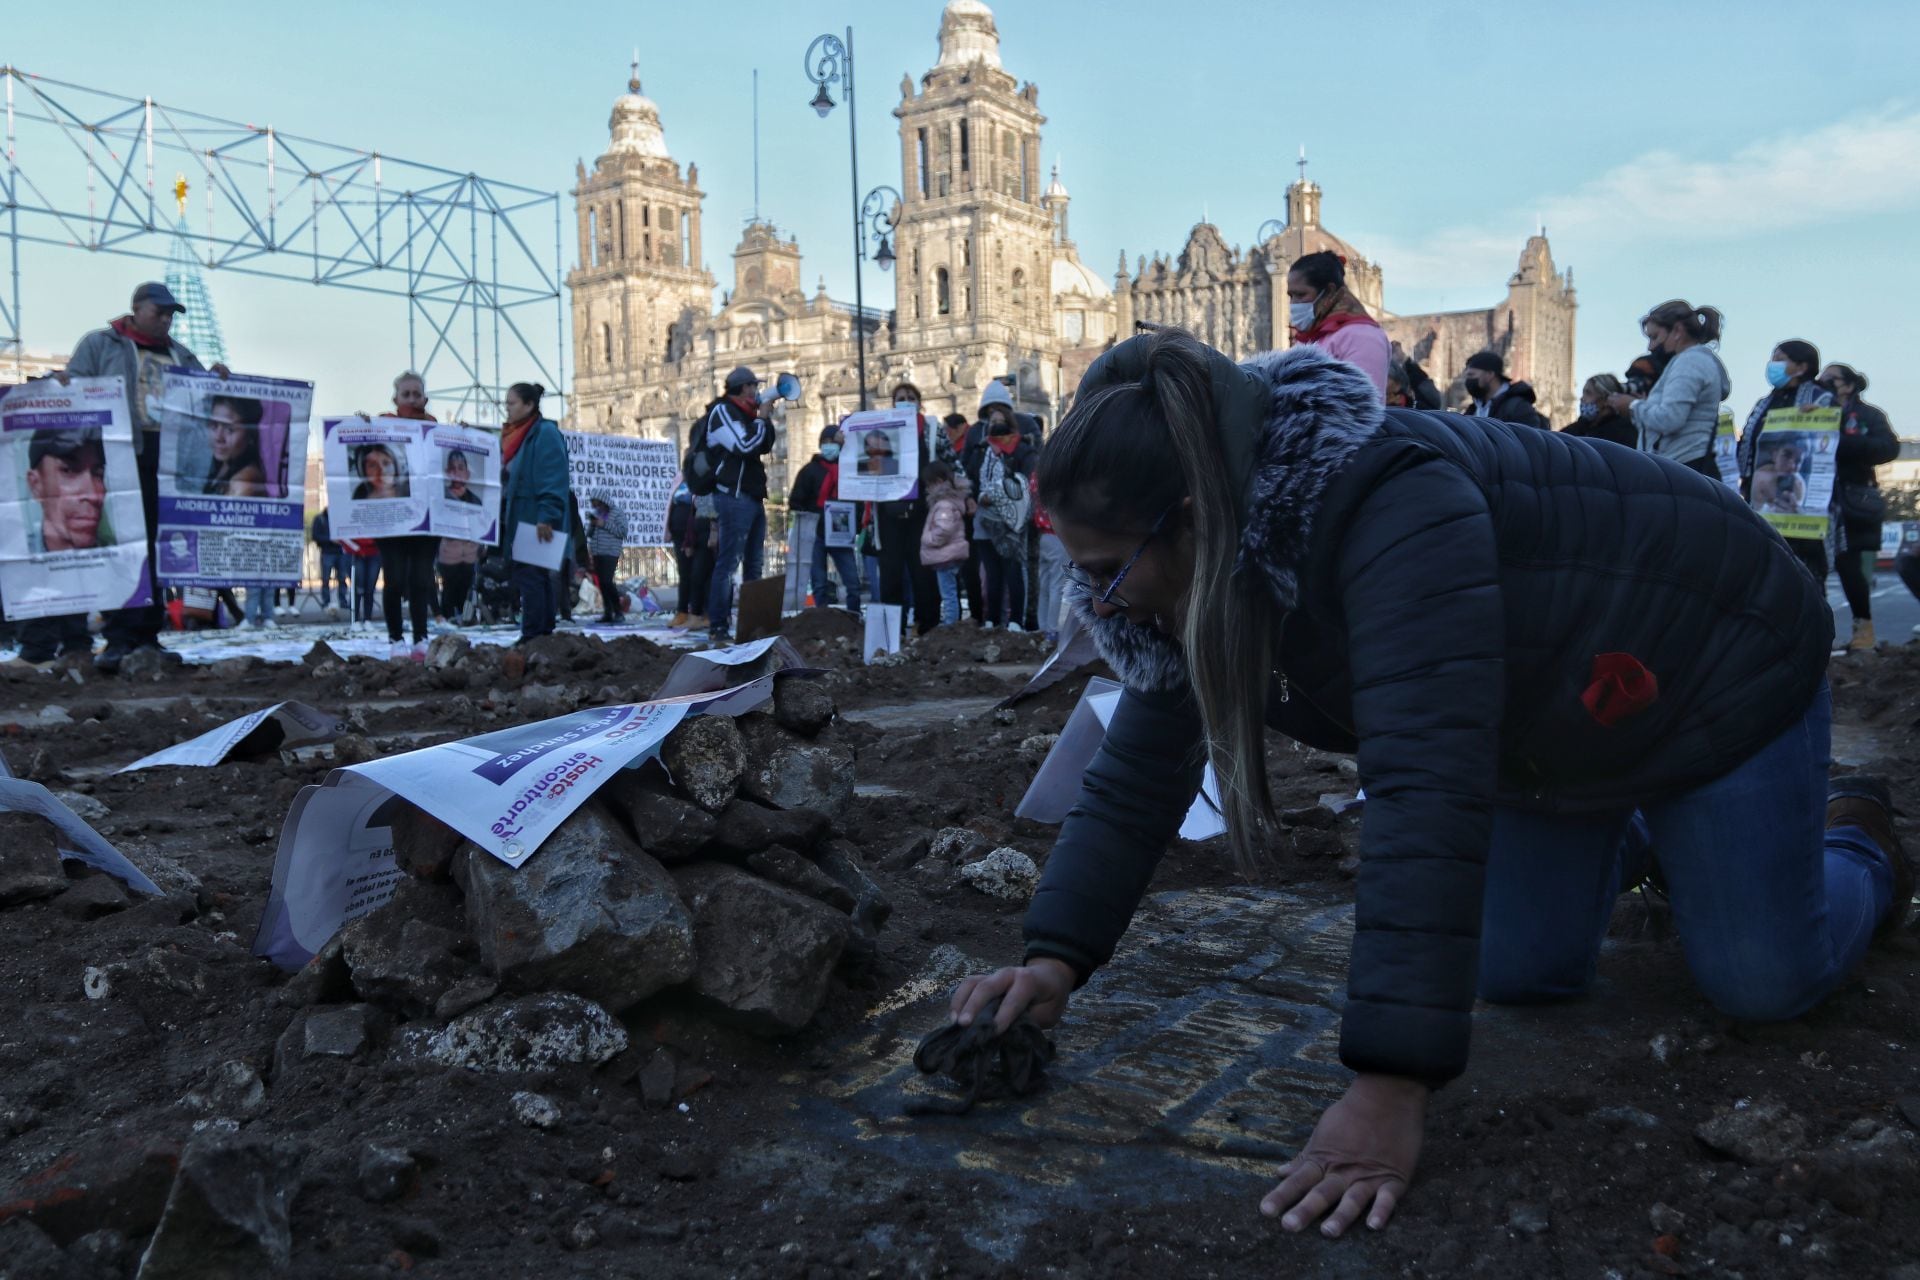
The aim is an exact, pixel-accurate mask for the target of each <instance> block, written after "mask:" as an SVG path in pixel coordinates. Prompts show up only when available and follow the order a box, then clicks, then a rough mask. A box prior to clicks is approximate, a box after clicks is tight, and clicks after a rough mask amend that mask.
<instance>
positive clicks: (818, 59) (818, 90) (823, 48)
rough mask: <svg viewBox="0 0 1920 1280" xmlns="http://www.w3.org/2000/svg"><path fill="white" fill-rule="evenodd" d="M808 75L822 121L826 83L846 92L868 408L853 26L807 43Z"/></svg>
mask: <svg viewBox="0 0 1920 1280" xmlns="http://www.w3.org/2000/svg"><path fill="white" fill-rule="evenodd" d="M806 69H807V78H808V79H809V80H811V81H813V83H814V95H813V100H812V101H810V102H809V103H808V104H807V105H808V106H810V107H812V108H813V109H814V111H815V112H816V113H818V114H819V116H820V118H821V119H822V120H824V119H826V118H827V113H828V112H830V111H832V110H833V108H834V105H835V104H834V101H833V94H831V93H829V92H828V91H827V86H828V85H830V84H832V83H833V82H835V81H836V80H837V81H839V82H840V83H841V84H842V85H844V86H845V87H846V91H847V165H848V168H849V170H850V171H851V173H852V178H853V181H852V184H851V186H852V191H853V341H854V348H855V350H856V351H857V352H858V361H859V373H860V408H861V409H862V410H865V409H866V407H867V303H866V294H865V291H864V290H863V289H862V287H861V284H860V266H861V264H862V263H863V262H865V261H866V256H867V254H866V243H865V229H866V218H865V216H864V215H863V214H862V212H861V206H860V134H859V130H858V128H857V127H856V126H857V124H858V121H859V117H858V116H857V115H856V114H855V112H854V109H853V28H852V27H848V28H847V33H846V37H845V38H844V39H842V38H841V37H839V36H836V35H832V34H828V35H823V36H815V37H814V40H813V43H812V44H810V45H808V46H807V58H806Z"/></svg>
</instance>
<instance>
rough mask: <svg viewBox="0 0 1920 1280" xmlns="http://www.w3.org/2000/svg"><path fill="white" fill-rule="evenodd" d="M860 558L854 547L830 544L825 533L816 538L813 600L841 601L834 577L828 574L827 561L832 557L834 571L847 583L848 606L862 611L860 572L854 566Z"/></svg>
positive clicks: (822, 603) (825, 601) (827, 603)
mask: <svg viewBox="0 0 1920 1280" xmlns="http://www.w3.org/2000/svg"><path fill="white" fill-rule="evenodd" d="M858 558H859V557H858V556H856V555H855V554H854V551H853V548H852V547H830V546H828V545H827V542H826V535H825V534H824V533H823V534H822V535H821V536H820V537H818V538H815V539H814V542H813V574H812V582H811V585H812V587H813V602H814V603H815V604H817V605H833V604H838V603H840V596H839V592H838V590H837V589H836V588H835V587H834V585H833V579H832V578H830V577H828V576H827V561H828V560H829V559H831V560H832V561H833V571H834V572H835V573H837V574H839V575H840V581H841V582H842V583H843V584H845V586H846V588H847V608H849V609H851V610H853V611H854V612H855V613H859V612H860V574H859V572H858V570H857V569H856V568H855V567H854V561H855V560H857V559H858Z"/></svg>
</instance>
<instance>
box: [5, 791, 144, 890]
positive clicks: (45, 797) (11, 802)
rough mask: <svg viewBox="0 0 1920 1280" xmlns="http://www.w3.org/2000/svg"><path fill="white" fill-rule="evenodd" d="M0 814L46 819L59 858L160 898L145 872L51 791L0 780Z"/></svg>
mask: <svg viewBox="0 0 1920 1280" xmlns="http://www.w3.org/2000/svg"><path fill="white" fill-rule="evenodd" d="M0 811H4V812H7V813H31V814H35V815H37V816H39V817H42V818H45V819H46V820H47V821H48V822H51V823H52V824H53V825H54V829H55V830H57V831H59V833H60V835H61V837H62V839H61V841H60V856H61V857H62V858H71V859H73V860H74V861H75V862H84V863H86V864H87V865H88V866H90V867H92V868H93V869H94V870H95V871H104V872H106V873H107V874H108V875H110V876H112V877H113V878H114V879H115V880H118V881H119V882H120V883H121V884H124V885H126V886H127V888H129V889H137V890H138V891H140V892H141V893H150V894H152V895H153V896H154V897H156V898H157V897H159V896H160V886H159V885H157V884H155V883H154V882H153V881H152V880H150V879H148V878H147V873H146V872H144V871H142V870H141V869H140V868H138V867H136V866H134V865H133V863H132V862H130V861H129V860H128V859H127V855H126V854H124V853H121V852H120V851H119V850H118V849H116V848H114V847H113V846H112V845H110V844H108V843H107V841H106V839H105V838H104V837H103V836H101V834H100V833H99V832H98V831H95V830H94V829H93V828H92V827H90V826H88V825H87V824H86V823H85V822H82V821H81V820H80V815H79V814H77V813H75V812H74V811H73V810H71V809H69V808H67V806H66V805H64V804H62V803H60V800H59V798H58V797H56V796H55V795H54V794H53V793H52V792H51V791H48V790H47V789H46V788H45V787H43V786H41V785H40V784H39V783H37V782H28V781H26V780H25V779H22V778H12V777H8V778H0Z"/></svg>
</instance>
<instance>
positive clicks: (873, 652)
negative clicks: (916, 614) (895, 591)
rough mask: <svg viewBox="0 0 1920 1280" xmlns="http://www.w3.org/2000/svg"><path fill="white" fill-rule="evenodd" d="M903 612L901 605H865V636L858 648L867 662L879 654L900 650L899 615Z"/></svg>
mask: <svg viewBox="0 0 1920 1280" xmlns="http://www.w3.org/2000/svg"><path fill="white" fill-rule="evenodd" d="M903 612H905V606H903V605H897V604H870V605H868V606H867V610H866V613H867V636H866V641H865V643H863V644H862V645H861V646H860V650H861V652H862V653H864V654H865V655H866V660H867V662H868V663H869V664H871V663H872V662H873V660H874V658H875V656H877V655H879V654H882V653H898V652H900V617H901V614H902V613H903Z"/></svg>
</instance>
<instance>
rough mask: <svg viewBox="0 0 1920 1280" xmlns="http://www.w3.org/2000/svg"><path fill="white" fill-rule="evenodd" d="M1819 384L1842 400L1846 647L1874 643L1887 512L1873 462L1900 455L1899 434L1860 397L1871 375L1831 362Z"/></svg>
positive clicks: (1861, 648)
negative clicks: (1876, 576) (1877, 573)
mask: <svg viewBox="0 0 1920 1280" xmlns="http://www.w3.org/2000/svg"><path fill="white" fill-rule="evenodd" d="M1820 385H1821V386H1823V387H1825V388H1826V389H1827V390H1828V391H1830V392H1832V393H1833V402H1834V403H1835V404H1836V405H1838V406H1840V443H1839V447H1837V448H1836V449H1835V450H1834V453H1833V461H1834V473H1833V495H1834V506H1835V507H1837V508H1838V511H1839V519H1840V543H1839V546H1840V553H1839V555H1838V557H1836V564H1835V568H1836V569H1837V571H1838V572H1839V575H1840V589H1841V590H1843V591H1845V592H1846V593H1847V610H1848V612H1850V613H1851V614H1852V615H1853V637H1852V639H1851V640H1849V641H1848V643H1847V648H1849V649H1851V650H1853V651H1855V652H1870V651H1871V650H1872V649H1873V644H1874V639H1873V566H1874V562H1875V561H1876V560H1877V559H1878V558H1879V555H1880V525H1881V522H1882V520H1884V519H1885V517H1886V514H1887V502H1886V499H1885V498H1883V497H1881V496H1880V481H1879V478H1878V477H1877V476H1875V475H1874V468H1875V467H1878V466H1880V465H1881V464H1882V463H1887V462H1892V461H1893V460H1894V459H1895V458H1897V457H1899V456H1900V437H1898V436H1896V435H1894V434H1893V426H1892V424H1891V423H1889V422H1888V421H1887V415H1886V413H1885V412H1884V411H1883V410H1881V409H1880V407H1879V406H1878V405H1871V404H1868V403H1867V402H1866V401H1865V400H1862V399H1861V398H1860V397H1861V395H1862V394H1863V393H1865V391H1866V389H1867V375H1866V374H1864V373H1861V372H1860V371H1859V370H1857V369H1855V368H1854V367H1853V366H1852V365H1846V364H1830V365H1828V366H1827V367H1826V368H1825V369H1823V370H1821V372H1820Z"/></svg>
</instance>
